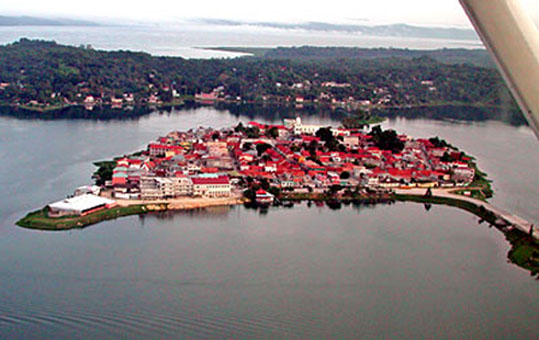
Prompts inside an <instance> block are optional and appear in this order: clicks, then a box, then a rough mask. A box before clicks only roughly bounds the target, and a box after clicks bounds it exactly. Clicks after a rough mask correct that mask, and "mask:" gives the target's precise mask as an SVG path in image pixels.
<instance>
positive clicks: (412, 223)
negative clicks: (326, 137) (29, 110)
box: [0, 107, 539, 339]
mask: <svg viewBox="0 0 539 340" xmlns="http://www.w3.org/2000/svg"><path fill="white" fill-rule="evenodd" d="M246 111H247V113H244V110H242V109H237V110H234V109H215V108H213V107H198V108H192V109H184V110H172V111H171V112H163V113H159V112H154V113H151V114H149V115H145V116H141V117H139V118H137V119H129V120H107V121H96V120H63V119H58V120H39V119H30V120H20V119H15V118H10V117H0V159H2V162H1V163H0V187H1V188H2V196H1V202H0V203H1V204H0V235H1V236H0V286H1V287H2V289H1V290H0V337H2V338H33V339H35V338H52V337H56V338H81V337H84V338H104V337H134V338H142V337H144V338H147V337H156V338H165V337H187V336H191V337H272V336H273V337H296V338H305V337H320V338H326V337H343V338H357V337H360V336H363V337H367V336H368V337H406V338H411V337H437V338H455V337H500V338H503V337H522V338H533V337H535V336H536V334H537V333H536V330H535V323H536V317H537V315H538V312H539V305H538V301H539V291H538V290H537V282H536V281H535V280H534V279H533V278H531V277H530V276H529V274H528V273H527V272H526V271H525V270H522V269H520V268H519V267H517V266H515V265H513V264H510V263H508V262H507V252H508V250H509V244H508V243H507V241H506V240H505V239H504V236H503V234H501V233H500V232H499V231H497V230H496V229H494V228H488V226H487V225H485V224H478V221H477V218H476V217H474V216H473V215H470V214H468V213H467V212H464V211H460V210H457V209H455V208H451V207H444V206H436V205H435V206H433V207H432V208H431V209H430V210H426V209H425V208H424V206H423V205H420V204H413V203H398V204H393V205H377V206H370V207H366V206H360V207H359V208H358V207H354V206H344V207H343V208H342V209H340V210H330V209H327V208H323V207H315V206H311V207H309V206H307V204H302V205H299V206H296V207H294V208H292V209H282V208H280V209H278V208H275V209H273V208H272V209H270V210H269V212H268V213H267V214H260V212H259V211H256V210H251V209H246V208H244V207H233V208H218V209H210V210H200V211H191V212H176V213H166V214H152V215H146V216H143V217H139V216H130V217H126V218H121V219H118V220H114V221H107V222H104V223H100V224H98V225H95V226H91V227H88V228H85V229H81V230H72V231H64V232H43V231H32V230H27V229H23V228H19V227H16V226H14V222H15V221H16V220H17V219H18V218H20V217H21V216H23V215H24V214H25V213H26V212H27V211H29V210H33V209H36V208H39V207H41V206H43V205H44V204H46V203H48V202H51V201H54V200H57V199H59V198H62V197H64V196H65V195H66V194H69V193H70V192H71V191H72V190H73V188H75V187H76V186H78V185H80V184H85V183H88V182H89V181H90V176H91V173H92V171H93V170H94V167H93V166H92V164H91V162H93V161H95V160H100V159H106V158H110V157H113V156H116V155H121V154H124V153H129V152H131V151H135V150H139V149H140V148H143V147H144V146H145V144H146V143H147V142H149V141H150V140H153V139H154V138H156V137H157V136H159V135H161V134H165V133H167V132H168V131H170V130H173V129H179V130H183V129H189V128H193V127H197V126H200V125H202V126H213V127H216V128H218V127H224V126H229V125H235V124H237V123H238V122H239V121H243V122H244V123H245V122H248V121H249V120H252V119H256V120H257V121H261V122H268V123H269V122H278V121H280V119H281V118H282V117H283V116H286V115H294V114H295V113H296V112H294V111H292V112H284V113H279V114H276V115H273V116H272V115H266V114H265V111H262V112H257V110H256V109H255V108H249V109H248V110H246ZM297 113H298V114H303V118H304V120H305V121H308V122H313V123H315V122H316V123H320V124H337V122H338V117H336V116H334V115H332V114H330V113H327V114H323V115H313V114H307V113H304V112H302V111H299V112H297ZM383 125H384V126H385V127H387V128H395V129H397V130H398V131H399V132H403V133H407V134H410V135H412V136H415V137H429V136H433V135H439V136H440V137H442V138H445V139H447V141H449V142H450V143H452V144H455V145H457V146H459V147H461V148H463V149H464V150H466V151H467V152H469V153H471V154H472V155H474V156H476V157H477V158H478V162H479V166H480V167H481V168H482V169H484V170H485V171H486V172H487V173H488V174H489V176H490V177H491V178H492V179H493V180H494V183H493V184H494V189H495V197H494V199H493V202H494V203H496V204H497V205H500V206H501V207H504V208H506V209H507V210H511V211H516V212H517V213H518V214H521V215H522V216H523V217H527V218H530V219H531V220H533V221H537V220H538V219H539V218H538V215H537V212H538V211H539V209H538V207H537V197H538V193H537V188H538V187H539V185H538V184H539V182H538V179H537V169H538V168H539V167H538V165H539V164H538V161H539V157H537V156H539V149H538V148H537V140H536V139H535V137H534V136H533V133H532V132H531V131H530V130H529V128H527V127H525V126H514V125H509V124H506V123H503V122H500V121H488V120H487V121H481V122H462V121H447V120H434V119H427V118H416V119H404V118H397V119H394V118H392V119H389V120H388V121H386V122H384V123H383Z"/></svg>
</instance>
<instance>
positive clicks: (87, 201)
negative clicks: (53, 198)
mask: <svg viewBox="0 0 539 340" xmlns="http://www.w3.org/2000/svg"><path fill="white" fill-rule="evenodd" d="M115 205H116V201H114V200H111V199H108V198H105V197H100V196H96V195H92V194H83V195H79V196H75V197H72V198H67V199H65V200H62V201H58V202H54V203H51V204H49V205H48V208H49V216H50V217H62V216H85V215H87V214H90V213H92V212H96V211H98V210H102V209H108V208H112V207H114V206H115Z"/></svg>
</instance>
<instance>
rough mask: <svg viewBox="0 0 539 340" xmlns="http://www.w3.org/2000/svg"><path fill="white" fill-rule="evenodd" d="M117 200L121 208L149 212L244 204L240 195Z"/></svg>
mask: <svg viewBox="0 0 539 340" xmlns="http://www.w3.org/2000/svg"><path fill="white" fill-rule="evenodd" d="M115 200H116V202H117V203H118V205H119V206H121V207H128V206H131V205H146V206H147V208H148V209H149V210H184V209H185V210H188V209H197V208H205V207H214V206H224V205H237V204H243V202H244V200H243V198H242V197H241V196H240V195H234V196H230V197H224V198H207V197H179V198H172V199H163V200H125V199H115Z"/></svg>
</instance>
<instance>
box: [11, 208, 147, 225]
mask: <svg viewBox="0 0 539 340" xmlns="http://www.w3.org/2000/svg"><path fill="white" fill-rule="evenodd" d="M146 212H148V209H147V208H146V206H145V205H133V206H129V207H115V208H112V209H106V210H101V211H97V212H95V213H92V214H89V215H86V216H80V217H78V216H77V217H59V218H51V217H49V216H48V215H47V208H43V209H41V210H36V211H33V212H31V213H29V214H28V215H26V216H25V217H23V218H22V219H20V220H19V221H17V223H16V224H17V225H18V226H21V227H24V228H30V229H40V230H66V229H72V228H82V227H85V226H88V225H91V224H95V223H98V222H101V221H106V220H112V219H115V218H118V217H121V216H127V215H136V214H144V213H146Z"/></svg>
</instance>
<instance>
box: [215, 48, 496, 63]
mask: <svg viewBox="0 0 539 340" xmlns="http://www.w3.org/2000/svg"><path fill="white" fill-rule="evenodd" d="M209 49H212V50H219V51H228V52H241V53H249V54H251V55H253V56H255V57H258V58H265V59H292V60H317V59H342V58H345V59H363V60H369V59H380V58H399V59H413V58H420V57H425V56H426V57H429V58H432V59H434V60H436V61H438V62H440V63H444V64H471V65H475V66H481V67H490V68H493V67H495V64H494V62H493V61H492V59H491V57H490V55H489V54H488V52H487V50H485V49H464V48H451V49H449V48H442V49H437V50H411V49H406V48H360V47H318V46H298V47H276V48H266V47H260V48H258V47H215V48H209Z"/></svg>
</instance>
